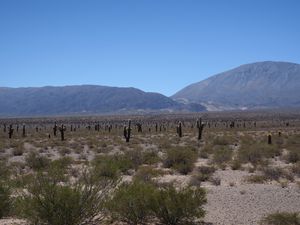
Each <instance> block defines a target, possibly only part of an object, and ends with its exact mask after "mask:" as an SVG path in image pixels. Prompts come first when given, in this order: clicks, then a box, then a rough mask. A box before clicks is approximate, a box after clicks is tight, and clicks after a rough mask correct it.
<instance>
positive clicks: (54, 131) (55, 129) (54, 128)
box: [53, 122, 57, 137]
mask: <svg viewBox="0 0 300 225" xmlns="http://www.w3.org/2000/svg"><path fill="white" fill-rule="evenodd" d="M56 132H57V124H56V122H55V124H54V127H53V135H54V136H55V137H56Z"/></svg>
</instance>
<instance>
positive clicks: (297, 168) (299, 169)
mask: <svg viewBox="0 0 300 225" xmlns="http://www.w3.org/2000/svg"><path fill="white" fill-rule="evenodd" d="M292 171H293V173H294V174H295V175H296V176H298V177H300V162H298V163H296V164H295V165H293V167H292Z"/></svg>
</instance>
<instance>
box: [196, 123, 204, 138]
mask: <svg viewBox="0 0 300 225" xmlns="http://www.w3.org/2000/svg"><path fill="white" fill-rule="evenodd" d="M203 128H204V124H202V119H201V118H199V119H198V120H197V129H198V140H201V138H202V131H203Z"/></svg>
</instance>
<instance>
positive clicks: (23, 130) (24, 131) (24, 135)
mask: <svg viewBox="0 0 300 225" xmlns="http://www.w3.org/2000/svg"><path fill="white" fill-rule="evenodd" d="M22 137H26V127H25V124H23V128H22Z"/></svg>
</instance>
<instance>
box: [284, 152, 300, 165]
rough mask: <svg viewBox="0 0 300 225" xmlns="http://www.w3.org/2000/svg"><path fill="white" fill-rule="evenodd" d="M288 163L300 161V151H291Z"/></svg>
mask: <svg viewBox="0 0 300 225" xmlns="http://www.w3.org/2000/svg"><path fill="white" fill-rule="evenodd" d="M287 161H288V163H296V162H298V161H300V151H290V152H289V153H288V155H287Z"/></svg>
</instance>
